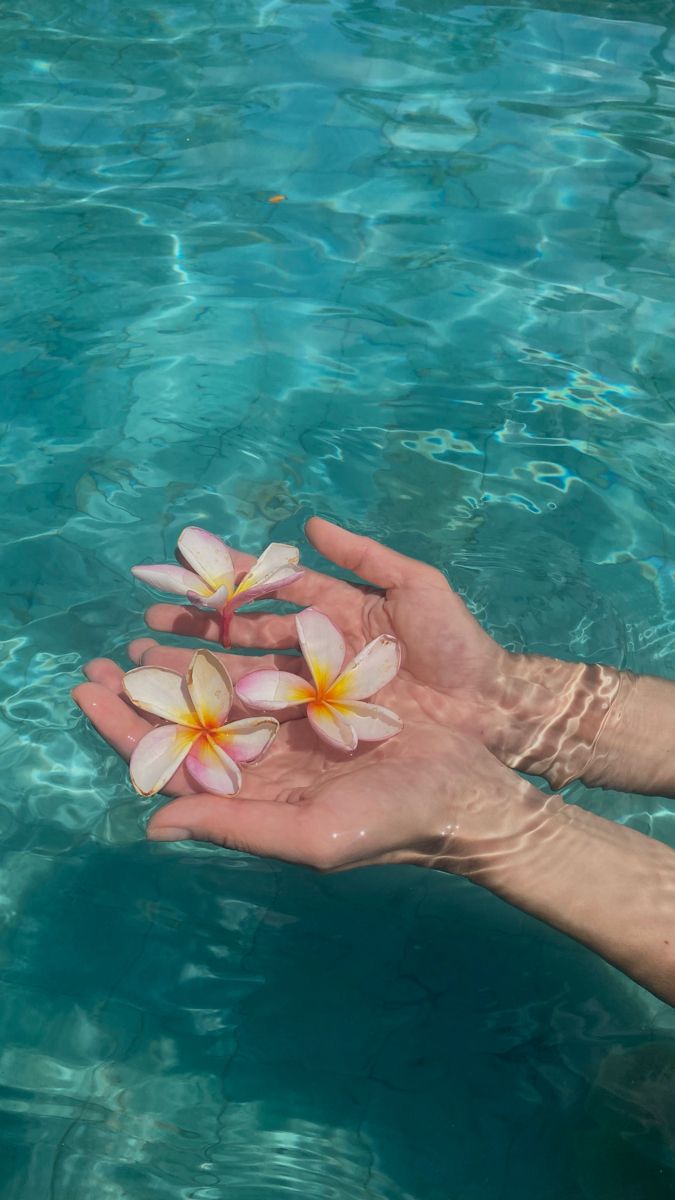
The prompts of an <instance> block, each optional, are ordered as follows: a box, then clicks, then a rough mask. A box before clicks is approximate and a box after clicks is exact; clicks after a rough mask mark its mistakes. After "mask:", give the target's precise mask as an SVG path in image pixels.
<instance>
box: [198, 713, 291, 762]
mask: <svg viewBox="0 0 675 1200" xmlns="http://www.w3.org/2000/svg"><path fill="white" fill-rule="evenodd" d="M278 731H279V722H278V721H276V720H275V719H274V717H244V719H243V720H242V721H233V722H232V724H231V725H226V726H225V728H224V729H218V730H217V731H216V732H215V733H212V734H211V741H212V742H215V744H216V745H217V746H219V747H220V749H221V750H224V751H225V753H226V754H227V755H228V756H229V757H230V758H231V759H232V761H233V762H236V763H254V762H257V761H258V759H259V758H262V756H263V754H265V752H266V751H267V750H268V748H269V747H270V746H271V744H272V742H273V741H274V738H275V737H276V735H277V733H278Z"/></svg>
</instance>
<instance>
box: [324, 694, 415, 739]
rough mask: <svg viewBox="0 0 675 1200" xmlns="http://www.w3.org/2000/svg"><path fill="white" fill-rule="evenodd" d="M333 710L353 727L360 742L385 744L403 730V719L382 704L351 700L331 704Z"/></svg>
mask: <svg viewBox="0 0 675 1200" xmlns="http://www.w3.org/2000/svg"><path fill="white" fill-rule="evenodd" d="M331 708H332V709H333V711H334V712H337V713H338V715H339V716H341V717H342V719H343V721H346V722H347V724H348V725H351V727H352V729H353V730H354V733H355V734H356V736H357V738H358V739H359V741H360V742H384V741H386V739H387V738H390V737H395V736H396V734H397V733H400V732H401V730H402V729H403V721H402V720H401V718H400V717H398V716H397V715H396V713H395V712H392V711H391V709H390V708H383V707H382V705H381V704H364V703H363V701H362V700H349V701H348V702H346V703H345V704H331Z"/></svg>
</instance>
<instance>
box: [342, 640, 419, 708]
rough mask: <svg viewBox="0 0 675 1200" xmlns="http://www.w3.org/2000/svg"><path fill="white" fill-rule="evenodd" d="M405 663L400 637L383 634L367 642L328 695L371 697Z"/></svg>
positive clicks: (388, 681) (345, 697)
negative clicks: (402, 662) (402, 661)
mask: <svg viewBox="0 0 675 1200" xmlns="http://www.w3.org/2000/svg"><path fill="white" fill-rule="evenodd" d="M400 665H401V648H400V646H399V644H398V642H397V641H396V638H393V637H390V636H389V635H388V634H383V635H382V637H379V638H375V640H374V641H372V642H369V643H368V645H367V646H364V648H363V650H361V651H360V653H359V654H357V655H356V658H354V659H352V661H351V662H350V663H349V664H348V665H347V666H346V667H345V669H344V671H343V672H342V674H341V675H340V677H339V678H338V679H336V680H335V683H334V684H333V686H332V687H331V688H330V691H329V692H328V694H327V697H326V699H328V700H335V701H337V702H341V701H343V700H367V699H368V697H369V696H374V695H375V692H379V691H380V688H383V687H384V686H385V684H387V683H391V680H392V679H393V678H394V676H395V675H396V673H397V671H398V669H399V667H400Z"/></svg>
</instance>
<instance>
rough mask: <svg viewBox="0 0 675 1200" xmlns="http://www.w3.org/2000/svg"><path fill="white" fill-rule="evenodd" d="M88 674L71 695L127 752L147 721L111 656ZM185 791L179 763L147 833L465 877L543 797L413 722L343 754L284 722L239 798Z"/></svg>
mask: <svg viewBox="0 0 675 1200" xmlns="http://www.w3.org/2000/svg"><path fill="white" fill-rule="evenodd" d="M130 649H131V653H132V656H133V658H134V660H135V661H141V662H143V663H144V664H145V665H153V664H155V663H157V661H158V653H160V648H159V647H157V646H156V645H155V644H154V643H152V642H151V641H150V639H142V640H140V641H139V642H137V643H132V646H131V648H130ZM189 653H190V652H187V651H182V650H167V649H165V650H164V651H161V660H162V665H164V666H168V667H169V668H170V669H176V670H182V669H183V658H184V656H185V655H186V654H189ZM226 658H227V665H228V670H229V671H230V674H231V675H232V677H233V679H234V680H236V679H238V678H239V677H240V676H241V675H242V674H244V673H245V672H246V671H247V670H248V669H249V668H250V663H251V660H250V658H246V657H243V656H238V655H234V654H228V655H227V656H226ZM282 661H283V663H284V665H287V664H288V661H289V660H288V659H283V660H282ZM263 663H264V665H269V666H272V665H278V659H277V658H274V657H271V656H270V657H266V658H265V659H264V660H263ZM86 674H87V676H88V679H89V681H90V682H88V683H85V684H81V685H80V686H79V687H78V688H76V689H75V692H74V696H75V699H76V701H77V703H78V704H79V705H80V707H81V708H82V710H83V711H84V712H85V714H86V715H87V716H88V717H89V719H90V720H91V721H92V722H93V724H94V725H95V727H96V728H97V729H98V731H99V733H101V735H102V736H103V737H104V738H106V740H107V741H109V742H110V744H111V745H112V746H113V747H114V748H115V749H116V750H117V751H118V753H120V754H121V755H122V757H123V758H125V759H127V760H128V759H129V757H130V756H131V753H132V751H133V749H134V747H135V745H136V743H137V742H138V741H139V739H140V738H142V737H143V736H144V735H145V734H146V733H147V732H149V730H150V729H151V728H152V726H153V724H154V721H153V719H152V718H147V717H145V716H141V714H140V713H138V712H136V710H134V709H133V708H132V707H131V706H130V705H129V703H128V702H127V701H126V699H125V698H124V696H123V694H122V679H123V672H122V670H121V668H119V667H117V666H116V665H115V664H114V663H112V662H110V661H109V660H107V659H97V660H94V662H92V663H89V664H88V665H87V668H86ZM233 715H234V716H235V718H236V716H238V715H241V714H238V713H236V711H235V713H234V714H233ZM193 787H194V784H193V783H192V782H191V781H190V778H189V775H188V774H187V772H186V771H185V769H184V768H180V769H179V771H177V772H176V774H175V775H174V777H173V779H172V780H171V782H170V784H169V785H168V786H167V788H166V789H165V790H166V792H167V793H168V794H169V795H173V796H178V797H179V798H178V799H176V800H173V801H172V802H170V803H169V804H167V805H166V806H165V807H164V808H162V809H160V810H159V812H157V813H156V814H155V815H154V816H153V817H152V819H151V821H150V825H149V827H148V836H149V837H150V838H152V839H156V840H179V839H184V838H191V839H195V840H199V841H211V842H215V843H217V844H218V845H222V846H227V847H229V848H231V849H236V850H243V851H247V852H249V853H254V854H262V855H269V856H271V857H274V858H280V859H284V860H286V861H289V862H295V863H303V864H306V865H309V866H313V867H316V868H319V869H322V870H344V869H347V868H351V867H357V866H365V865H368V864H373V863H392V862H408V863H416V864H418V865H424V866H435V867H440V868H442V869H444V870H447V871H452V872H455V873H459V874H465V875H468V876H470V877H473V876H474V875H475V874H476V872H479V871H480V870H481V869H482V864H483V862H484V861H487V860H488V859H489V860H490V861H491V862H492V861H494V858H495V855H497V854H498V853H499V852H500V851H501V850H504V851H508V849H509V847H510V846H511V845H512V844H513V845H516V844H517V843H518V842H519V839H521V838H522V836H523V834H524V833H526V832H527V831H528V830H530V829H534V828H537V827H538V826H539V824H541V822H542V821H543V820H544V819H545V815H546V811H547V809H546V805H547V803H548V804H550V802H551V800H550V798H549V800H548V801H547V798H546V797H544V796H543V795H542V794H541V793H540V792H538V791H537V790H536V789H535V788H533V787H532V786H531V785H530V784H528V783H527V782H526V781H524V780H522V779H520V778H519V777H518V776H517V775H515V774H514V773H513V772H511V771H509V770H508V769H506V768H505V767H503V766H502V765H501V764H500V763H499V762H497V760H496V759H495V758H494V757H493V756H492V755H491V754H490V753H489V752H488V751H487V750H486V749H485V748H484V747H483V746H482V745H481V744H480V743H479V742H477V741H475V740H474V739H470V738H467V737H466V736H463V735H461V734H457V733H454V732H452V731H446V730H442V729H441V728H440V727H439V726H438V725H437V724H431V723H419V722H414V721H410V722H408V723H406V725H405V726H404V729H403V732H402V733H401V734H399V735H398V736H397V737H396V738H393V739H392V740H391V741H390V742H388V743H386V745H378V746H361V747H359V748H358V749H357V751H356V752H355V753H354V754H353V755H351V756H349V757H348V758H347V757H345V755H344V754H342V753H340V752H339V751H335V750H332V749H331V748H330V747H329V746H327V745H326V744H325V743H324V742H322V741H320V740H319V739H317V737H316V735H315V734H314V733H313V731H312V729H311V727H310V726H309V723H308V722H307V721H299V720H292V719H290V720H286V721H284V722H283V723H282V725H281V728H280V730H279V734H278V735H277V738H276V740H275V743H274V745H273V747H272V749H271V750H270V752H269V754H268V755H267V756H266V757H265V758H263V759H262V760H261V761H260V762H259V763H258V764H257V765H256V766H255V767H251V768H248V769H247V770H246V773H245V776H244V786H243V791H242V794H241V795H240V796H237V797H232V798H230V797H228V798H225V797H223V798H222V799H219V798H217V797H214V796H213V795H211V794H196V795H192V794H189V793H190V792H191V791H192V789H193ZM553 799H554V800H557V798H553Z"/></svg>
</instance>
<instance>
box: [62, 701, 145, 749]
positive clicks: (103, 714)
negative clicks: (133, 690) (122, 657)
mask: <svg viewBox="0 0 675 1200" xmlns="http://www.w3.org/2000/svg"><path fill="white" fill-rule="evenodd" d="M71 695H72V697H73V700H74V701H75V703H76V704H77V705H78V707H79V708H81V709H82V712H83V713H84V715H85V717H87V718H88V719H89V720H90V721H91V723H92V725H93V726H94V728H95V729H96V730H98V732H99V733H100V735H101V737H102V738H105V740H106V742H108V744H109V745H110V746H112V747H113V750H116V751H117V753H118V754H120V755H121V756H122V758H123V759H124V760H125V761H126V762H128V761H129V759H130V758H131V754H132V751H133V750H134V748H135V747H136V745H137V744H138V742H139V741H140V740H141V738H142V737H143V736H144V735H145V734H146V733H149V732H150V730H151V729H152V725H151V724H150V722H149V721H146V720H144V718H143V717H142V716H140V714H139V713H137V712H136V711H135V709H133V708H131V707H130V706H129V705H128V704H127V703H126V702H125V701H124V700H123V699H122V698H121V696H117V695H115V693H114V692H112V691H110V690H109V688H107V687H105V686H104V685H103V684H102V683H80V684H78V686H77V687H76V688H73V691H72V693H71Z"/></svg>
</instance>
